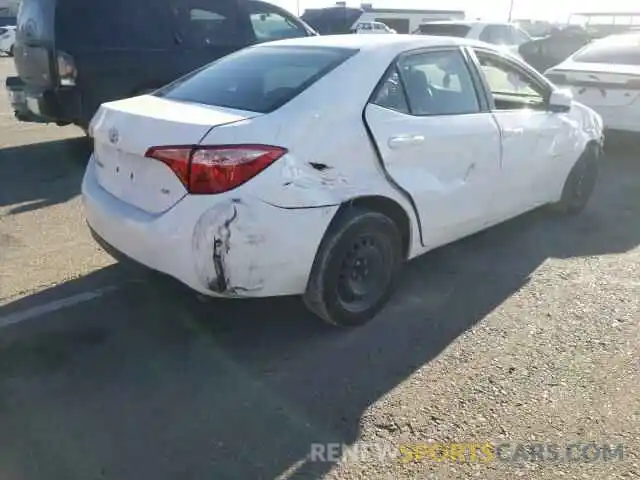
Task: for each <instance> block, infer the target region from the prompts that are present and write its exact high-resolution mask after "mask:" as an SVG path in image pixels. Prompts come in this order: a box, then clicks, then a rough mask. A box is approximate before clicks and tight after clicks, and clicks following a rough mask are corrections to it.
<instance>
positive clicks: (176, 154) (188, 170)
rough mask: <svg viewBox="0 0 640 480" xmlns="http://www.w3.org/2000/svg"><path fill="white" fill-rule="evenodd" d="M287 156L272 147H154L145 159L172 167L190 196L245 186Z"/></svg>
mask: <svg viewBox="0 0 640 480" xmlns="http://www.w3.org/2000/svg"><path fill="white" fill-rule="evenodd" d="M285 153H287V150H286V149H285V148H281V147H273V146H270V145H223V146H175V147H153V148H150V149H149V150H148V151H147V153H146V155H145V156H146V157H149V158H154V159H156V160H160V161H161V162H163V163H165V164H166V165H168V166H169V168H171V170H173V172H174V173H175V174H176V176H177V177H178V178H179V179H180V181H181V182H182V184H183V185H184V186H185V187H186V189H187V190H188V191H189V193H192V194H213V193H222V192H226V191H228V190H232V189H234V188H236V187H238V186H240V185H242V184H243V183H245V182H247V181H248V180H250V179H251V178H253V177H255V176H256V175H257V174H258V173H260V172H261V171H262V170H264V169H265V168H267V167H268V166H269V165H271V164H272V163H273V162H275V161H276V160H278V159H279V158H280V157H282V156H283V155H284V154H285Z"/></svg>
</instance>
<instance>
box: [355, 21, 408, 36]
mask: <svg viewBox="0 0 640 480" xmlns="http://www.w3.org/2000/svg"><path fill="white" fill-rule="evenodd" d="M353 33H358V34H367V35H371V34H373V35H380V34H385V33H386V34H389V33H392V34H393V33H397V32H396V31H395V30H394V29H393V28H389V27H388V26H387V25H385V24H384V23H382V22H358V23H357V24H356V26H355V27H354V28H353Z"/></svg>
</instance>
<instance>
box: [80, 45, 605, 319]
mask: <svg viewBox="0 0 640 480" xmlns="http://www.w3.org/2000/svg"><path fill="white" fill-rule="evenodd" d="M445 84H446V85H445ZM90 134H91V135H92V136H93V137H94V139H95V152H94V153H93V155H92V156H91V158H90V160H89V163H88V167H87V170H86V173H85V176H84V180H83V184H82V193H83V199H84V205H85V210H86V216H87V220H88V224H89V226H90V228H91V229H92V231H93V233H94V236H95V238H96V239H97V240H98V242H99V243H100V244H102V245H103V246H104V247H105V249H107V250H108V251H110V252H113V253H114V254H115V255H116V256H118V255H120V254H123V256H124V257H125V258H126V257H128V258H130V259H134V260H136V261H137V262H139V263H141V264H143V265H146V266H147V267H150V268H151V269H154V270H157V271H160V272H164V273H166V274H168V275H170V276H173V277H175V278H177V279H179V280H180V281H182V282H183V283H185V284H186V285H188V286H190V287H191V288H193V289H194V290H196V291H198V292H200V293H202V294H205V295H209V296H222V297H264V296H275V295H303V296H304V299H305V302H306V304H307V306H308V307H309V308H310V310H312V311H313V312H315V313H316V314H317V315H318V316H319V317H321V318H323V319H324V320H326V321H328V322H330V323H332V324H337V325H348V326H352V325H357V324H361V323H364V322H366V321H368V320H370V319H371V318H373V317H374V316H375V315H376V313H377V312H378V311H379V310H380V309H381V308H382V307H383V306H384V304H385V303H386V302H387V300H388V299H389V297H390V295H391V293H392V288H393V286H394V281H395V280H396V279H397V276H398V273H399V272H400V267H401V265H402V263H403V262H404V261H405V260H408V259H411V258H414V257H417V256H418V255H421V254H423V253H425V252H427V251H429V250H432V249H434V248H436V247H438V246H441V245H444V244H446V243H449V242H452V241H454V240H457V239H459V238H461V237H465V236H467V235H470V234H473V233H474V232H477V231H479V230H482V229H485V228H488V227H490V226H492V225H496V224H498V223H500V222H503V221H505V220H507V219H510V218H512V217H515V216H517V215H520V214H522V213H523V212H526V211H528V210H531V209H534V208H536V207H539V206H542V205H546V204H550V205H553V206H554V207H555V209H556V210H559V211H562V212H570V213H576V212H579V211H581V210H582V209H583V208H584V207H585V205H586V203H587V200H588V198H589V196H590V194H591V191H592V189H593V187H594V184H595V181H596V176H597V169H598V158H599V155H600V145H601V141H602V123H601V121H600V118H599V117H598V115H597V114H595V113H594V112H593V111H592V110H590V109H589V108H587V107H584V106H582V105H581V104H579V103H576V102H573V101H572V99H571V97H570V95H568V94H567V93H564V92H562V91H559V90H556V89H555V88H554V87H553V85H552V84H551V83H549V82H548V81H547V80H545V79H544V77H543V76H542V75H539V74H538V73H536V72H535V71H534V70H532V69H531V68H530V67H528V66H527V65H525V64H523V63H520V62H518V61H517V60H514V59H513V58H512V57H510V56H509V57H506V56H503V55H502V54H501V53H499V51H498V50H496V49H493V48H492V47H490V46H487V45H486V44H480V43H475V42H473V41H468V40H462V39H453V38H446V37H421V36H413V35H388V36H384V35H380V36H376V37H367V38H364V37H363V36H360V35H342V36H320V37H311V38H304V39H291V40H283V41H278V42H273V43H268V44H262V45H258V46H255V47H250V48H246V49H244V50H242V51H239V52H237V53H234V54H231V55H229V56H227V57H225V58H223V59H222V60H219V61H217V62H215V63H212V64H210V65H208V66H206V67H203V68H201V69H199V70H197V71H195V72H193V73H191V74H189V75H187V76H185V77H183V78H181V79H179V80H177V81H175V82H174V83H172V84H170V85H168V86H166V87H164V88H162V89H161V90H159V91H157V92H155V93H153V94H149V95H143V96H139V97H134V98H130V99H125V100H121V101H115V102H110V103H106V104H104V105H102V106H101V107H100V109H99V111H98V112H97V113H96V115H95V117H94V118H93V120H92V122H91V125H90Z"/></svg>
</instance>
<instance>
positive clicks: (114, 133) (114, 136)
mask: <svg viewBox="0 0 640 480" xmlns="http://www.w3.org/2000/svg"><path fill="white" fill-rule="evenodd" d="M119 140H120V134H119V133H118V130H117V129H115V128H111V129H110V130H109V141H110V142H111V143H112V144H113V145H115V144H116V143H118V141H119Z"/></svg>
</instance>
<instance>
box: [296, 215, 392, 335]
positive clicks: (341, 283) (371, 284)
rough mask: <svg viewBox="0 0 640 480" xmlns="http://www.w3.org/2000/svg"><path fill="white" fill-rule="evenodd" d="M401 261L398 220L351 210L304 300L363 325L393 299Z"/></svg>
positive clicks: (332, 319) (330, 319) (332, 317)
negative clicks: (390, 298) (396, 221)
mask: <svg viewBox="0 0 640 480" xmlns="http://www.w3.org/2000/svg"><path fill="white" fill-rule="evenodd" d="M401 265H402V241H401V236H400V232H399V231H398V227H397V226H396V224H395V223H394V222H393V220H391V219H390V218H389V217H387V216H386V215H383V214H381V213H378V212H374V211H370V210H366V209H363V208H357V207H353V208H349V209H348V210H346V211H345V212H344V213H343V214H342V215H341V216H340V217H338V219H337V221H336V223H335V224H333V225H332V226H331V228H330V229H329V230H328V231H327V234H326V235H325V238H324V240H323V241H322V244H321V246H320V249H319V251H318V254H317V256H316V259H315V262H314V264H313V267H312V270H311V275H310V277H309V283H308V285H307V290H306V292H305V295H304V301H305V303H306V305H307V308H309V310H311V311H312V312H313V313H315V314H316V315H317V316H319V317H320V318H321V319H323V320H324V321H325V322H327V323H330V324H332V325H337V326H345V327H354V326H358V325H362V324H364V323H367V322H368V321H370V320H372V319H373V318H374V317H375V316H376V315H377V314H378V312H379V311H380V310H382V308H383V307H384V305H385V304H386V303H387V301H388V300H389V297H390V296H391V294H392V292H393V288H394V286H395V283H396V279H397V276H398V273H399V271H400V268H401Z"/></svg>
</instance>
